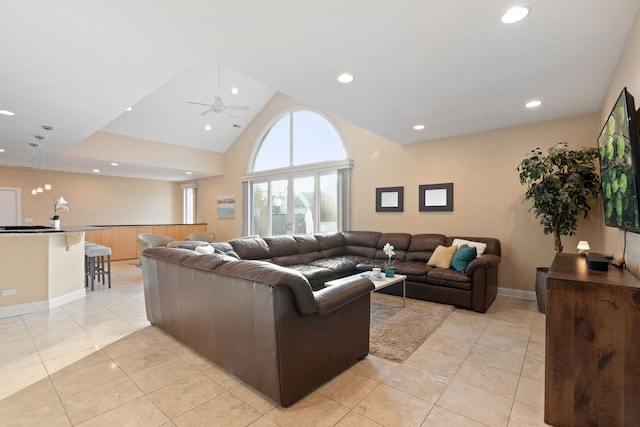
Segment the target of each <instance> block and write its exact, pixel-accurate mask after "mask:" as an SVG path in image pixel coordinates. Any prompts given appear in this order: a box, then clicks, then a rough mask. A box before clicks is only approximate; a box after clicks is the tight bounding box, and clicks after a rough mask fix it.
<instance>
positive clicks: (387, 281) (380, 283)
mask: <svg viewBox="0 0 640 427" xmlns="http://www.w3.org/2000/svg"><path fill="white" fill-rule="evenodd" d="M353 279H369V280H371V281H372V282H373V286H375V289H374V290H373V292H375V291H379V290H380V289H384V288H386V287H389V286H391V285H394V284H396V283H399V282H402V306H403V307H404V306H405V302H406V301H405V300H406V298H407V276H405V275H402V274H396V275H394V276H393V277H386V276H385V275H384V274H381V275H380V276H376V275H374V274H373V273H372V272H370V271H367V272H363V273H357V274H353V275H351V276H347V277H343V278H342V279H336V280H330V281H328V282H326V283H325V286H331V285H341V284H343V283H348V282H351V281H353Z"/></svg>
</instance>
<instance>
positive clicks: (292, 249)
mask: <svg viewBox="0 0 640 427" xmlns="http://www.w3.org/2000/svg"><path fill="white" fill-rule="evenodd" d="M264 241H265V242H266V243H267V245H268V246H269V252H270V253H271V257H272V258H277V257H283V256H287V255H298V253H299V249H298V243H297V242H296V240H295V239H294V238H293V236H271V237H265V238H264Z"/></svg>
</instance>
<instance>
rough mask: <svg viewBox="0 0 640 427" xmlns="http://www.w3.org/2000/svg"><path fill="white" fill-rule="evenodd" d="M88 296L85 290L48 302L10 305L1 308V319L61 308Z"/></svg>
mask: <svg viewBox="0 0 640 427" xmlns="http://www.w3.org/2000/svg"><path fill="white" fill-rule="evenodd" d="M86 294H87V293H86V291H85V290H84V288H83V289H79V290H77V291H73V292H69V293H68V294H64V295H60V296H59V297H55V298H52V299H50V300H48V301H36V302H28V303H26V304H16V305H10V306H8V307H0V319H3V318H5V317H11V316H20V315H22V314H29V313H35V312H36V311H45V310H50V309H52V308H55V307H59V306H61V305H62V304H66V303H68V302H71V301H75V300H77V299H80V298H84V297H85V296H86Z"/></svg>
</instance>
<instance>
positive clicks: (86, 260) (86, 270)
mask: <svg viewBox="0 0 640 427" xmlns="http://www.w3.org/2000/svg"><path fill="white" fill-rule="evenodd" d="M87 286H89V257H87V256H86V255H85V256H84V287H85V288H86V287H87Z"/></svg>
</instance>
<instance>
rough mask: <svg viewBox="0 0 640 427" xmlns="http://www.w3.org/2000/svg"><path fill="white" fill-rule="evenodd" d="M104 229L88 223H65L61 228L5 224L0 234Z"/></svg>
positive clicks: (1, 227)
mask: <svg viewBox="0 0 640 427" xmlns="http://www.w3.org/2000/svg"><path fill="white" fill-rule="evenodd" d="M94 230H104V227H93V226H90V225H67V226H64V227H63V228H53V227H47V226H45V225H5V226H0V234H26V233H67V232H76V231H94Z"/></svg>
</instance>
